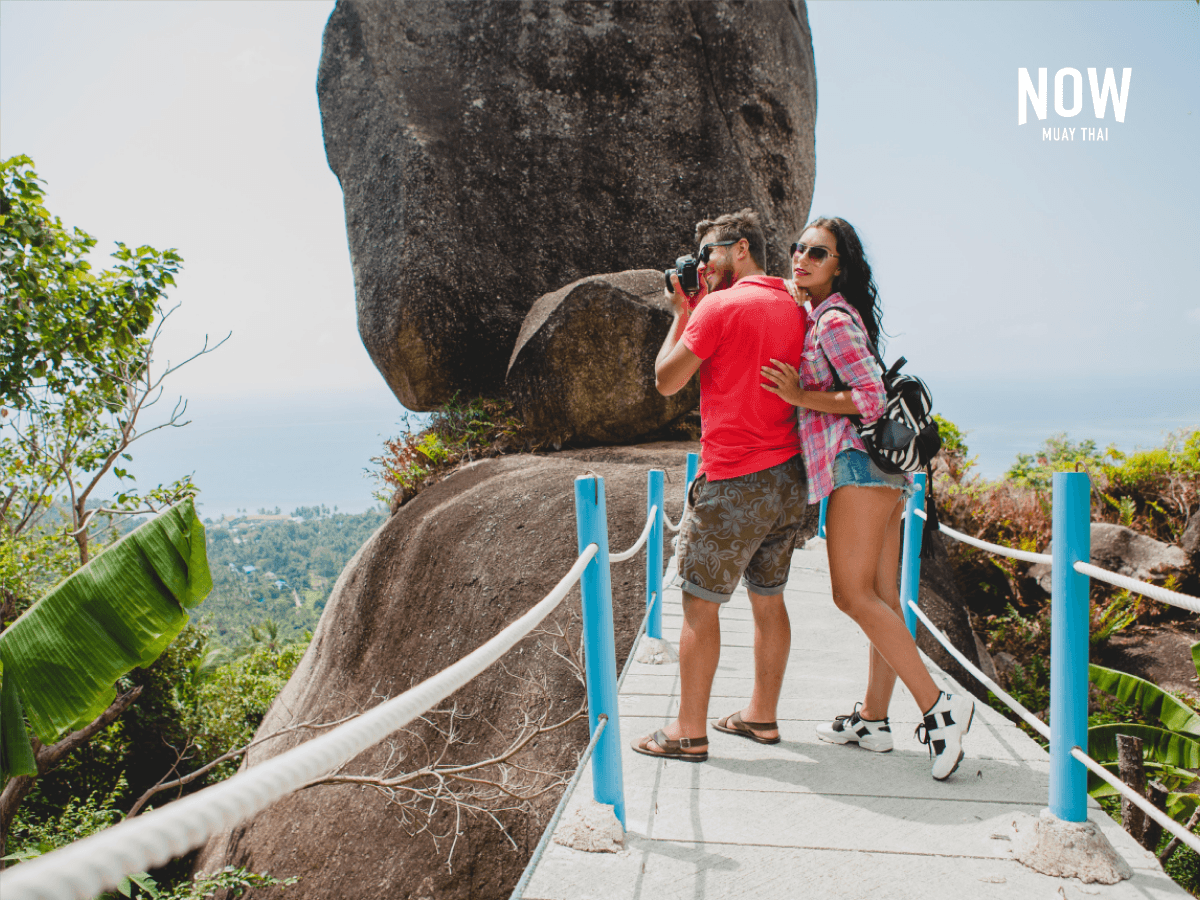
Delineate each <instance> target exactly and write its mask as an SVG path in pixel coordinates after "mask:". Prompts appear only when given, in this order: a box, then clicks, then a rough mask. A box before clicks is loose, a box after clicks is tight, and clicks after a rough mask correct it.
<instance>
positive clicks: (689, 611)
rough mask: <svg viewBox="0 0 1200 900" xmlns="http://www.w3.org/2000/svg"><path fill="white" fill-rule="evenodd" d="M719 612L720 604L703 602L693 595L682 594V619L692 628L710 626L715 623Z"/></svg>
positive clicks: (708, 601) (710, 601) (701, 598)
mask: <svg viewBox="0 0 1200 900" xmlns="http://www.w3.org/2000/svg"><path fill="white" fill-rule="evenodd" d="M720 612H721V604H720V603H715V602H714V601H712V600H705V599H704V598H703V597H697V596H696V595H695V594H689V593H688V592H687V591H684V592H683V617H684V618H685V619H687V621H688V624H689V625H691V626H692V627H693V628H696V627H697V626H700V625H710V624H712V623H714V622H716V621H717V617H718V615H719V614H720Z"/></svg>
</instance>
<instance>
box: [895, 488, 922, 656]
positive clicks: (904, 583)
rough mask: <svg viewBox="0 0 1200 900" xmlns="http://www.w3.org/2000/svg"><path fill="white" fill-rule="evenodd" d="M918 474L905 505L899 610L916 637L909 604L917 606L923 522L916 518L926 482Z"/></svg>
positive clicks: (914, 614)
mask: <svg viewBox="0 0 1200 900" xmlns="http://www.w3.org/2000/svg"><path fill="white" fill-rule="evenodd" d="M927 477H928V476H927V475H926V474H925V473H924V472H921V473H919V474H917V475H914V476H913V484H914V485H915V486H916V489H917V492H916V493H915V494H913V495H912V496H911V497H909V498H908V502H907V503H905V504H904V547H903V549H902V550H901V551H900V553H901V557H900V608H901V609H902V610H904V624H905V625H907V626H908V631H909V633H910V634H911V635H912V636H913V637H914V638H915V637H916V636H917V614H916V613H915V612H913V610H912V607H911V606H909V605H908V601H910V600H911V601H912V602H913V603H917V604H919V603H920V600H919V597H920V594H921V538H922V537H923V536H924V534H925V528H924V525H925V523H924V522H922V521H921V519H920V518H919V517H918V516H917V510H918V509H921V510H923V509H925V479H926V478H927Z"/></svg>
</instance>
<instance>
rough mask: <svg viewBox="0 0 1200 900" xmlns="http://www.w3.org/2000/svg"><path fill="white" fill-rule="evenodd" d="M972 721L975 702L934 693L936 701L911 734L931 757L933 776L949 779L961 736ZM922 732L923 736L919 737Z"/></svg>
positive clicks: (957, 759) (957, 758)
mask: <svg viewBox="0 0 1200 900" xmlns="http://www.w3.org/2000/svg"><path fill="white" fill-rule="evenodd" d="M974 718H975V701H973V700H971V699H970V698H969V697H964V696H963V695H962V694H947V693H946V692H945V691H942V692H941V693H940V694H938V698H937V702H936V703H935V704H933V706H932V707H930V709H929V712H927V713H925V721H924V722H922V723H921V724H920V725H918V726H917V728H916V731H915V732H914V733H915V734H916V736H917V740H918V741H920V742H921V743H922V744H926V745H928V747H929V755H930V756H932V757H933V777H934V778H936V779H937V780H938V781H942V780H943V779H945V778H949V777H950V776H951V775H953V774H954V770H955V769H957V768H958V764H959V763H960V762H962V758H963V750H962V739H963V735H965V734H966V733H967V731H968V730H970V728H971V720H972V719H974ZM922 731H924V734H922Z"/></svg>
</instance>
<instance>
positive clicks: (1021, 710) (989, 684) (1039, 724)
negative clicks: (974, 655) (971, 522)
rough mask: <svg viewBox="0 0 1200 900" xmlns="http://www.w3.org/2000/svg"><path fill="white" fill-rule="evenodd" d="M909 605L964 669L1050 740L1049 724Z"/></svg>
mask: <svg viewBox="0 0 1200 900" xmlns="http://www.w3.org/2000/svg"><path fill="white" fill-rule="evenodd" d="M908 605H909V607H910V608H911V609H912V611H913V612H915V613H916V614H917V618H918V619H920V620H921V621H922V622H924V623H925V627H926V628H928V629H929V633H930V634H932V635H933V636H934V637H935V638H937V640H938V641H939V643H941V645H942V646H943V647H945V648H946V650H947V651H948V652H949V654H950V655H951V656H953V657H954V658H955V659H957V660H958V661H959V662H960V663H961V664H962V667H963V668H964V669H966V670H967V671H968V672H970V673H971V674H972V675H974V676H975V677H976V678H978V679H979V681H980V682H981V683H982V684H983V686H984V687H986V688H987V689H988V690H989V691H991V692H992V693H993V694H995V695H996V696H997V697H999V698H1000V699H1001V700H1002V701H1003V702H1004V703H1005V704H1007V705H1008V707H1009V708H1010V709H1011V710H1012V711H1013V712H1015V713H1016V714H1017V715H1018V716H1020V717H1021V718H1022V719H1023V720H1024V721H1025V723H1026V724H1027V725H1028V726H1029V727H1030V728H1032V729H1033V730H1034V731H1036V732H1037V733H1038V734H1040V735H1041V736H1042V737H1044V738H1045V739H1046V740H1050V726H1049V725H1047V724H1046V723H1045V722H1043V721H1042V720H1041V719H1039V718H1038V717H1037V716H1035V715H1034V714H1033V713H1031V712H1030V711H1029V710H1028V709H1026V708H1025V707H1024V706H1022V705H1021V704H1020V703H1019V702H1017V700H1015V699H1014V698H1013V696H1012V695H1011V694H1009V693H1008V692H1007V691H1005V690H1004V688H1002V687H1000V685H998V684H996V682H994V681H992V679H990V678H988V677H987V676H986V675H984V674H983V672H981V671H980V670H979V667H978V666H976V665H975V664H974V663H973V662H971V661H970V660H969V659H967V658H966V657H965V656H963V654H962V653H960V652H959V650H958V648H957V647H955V646H954V645H953V644H951V643H950V641H949V639H948V638H947V637H946V636H945V635H944V634H942V633H941V631H939V630H938V627H937V626H936V625H934V624H933V623H932V622H931V621H929V617H928V616H926V615H925V613H924V612H922V611H921V607H919V606H917V604H916V603H914V602H913V601H911V600H909V601H908Z"/></svg>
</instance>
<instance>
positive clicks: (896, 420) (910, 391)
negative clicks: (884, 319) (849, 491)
mask: <svg viewBox="0 0 1200 900" xmlns="http://www.w3.org/2000/svg"><path fill="white" fill-rule="evenodd" d="M834 309H842V311H843V312H845V309H844V308H842V307H839V306H836V305H835V306H830V307H829V308H828V309H826V310H825V311H824V312H822V313H821V315H820V316H818V317H817V320H816V321H815V322H813V330H814V331H815V330H816V327H817V324H818V323H819V322H820V321H821V319H823V318H825V313H828V312H830V311H831V310H834ZM867 343H869V344H870V345H871V352H872V353H874V354H875V359H876V361H877V362H878V363H879V370H880V371H881V372H883V387H884V390H885V391H886V393H887V398H886V400H885V401H884V410H883V415H882V416H880V417H879V418H878V419H876V420H875V421H874V422H871V423H870V424H867V425H864V424H863V421H862V416H849V419H850V420H851V421H852V422H853V423H854V427H855V429H856V430H857V431H858V436H859V437H860V438H862V442H863V444H864V445H865V446H866V448H867V453H868V454H869V455H870V457H871V459H872V460H874V462H875V465H877V466H879V468H880V469H882V470H883V471H884V472H888V473H890V474H899V473H901V472H919V471H920V470H921V469H924V468H926V467H928V466H929V464H930V463H931V462H932V461H933V458H934V457H935V456H937V453H938V451H939V450H941V449H942V439H941V436H940V435H939V434H938V427H937V422H935V421H934V420H933V413H932V411H931V410H932V407H933V398H932V397H930V395H929V388H927V387H926V386H925V382H923V381H921V379H920V378H917V377H916V376H914V375H901V374H900V369H901V367H902V366H903V365H904V364H905V363H906V362H907V360H906V359H905V358H904V357H903V356H902V357H900V358H899V359H898V360H896V361H895V362H894V363H893V364H892V367H891V368H890V369H889V368H888V367H887V366H886V365H885V364H884V361H883V357H882V356H880V355H879V351H878V350H877V349H876V348H875V345H874V344H873V343H871V341H870V338H868V340H867ZM821 352H822V353H824V350H822V351H821ZM825 358H826V359H827V360H828V359H829V357H828V355H826V357H825ZM829 368H830V369H831V370H832V371H833V386H834V387H835V388H836V389H837V390H839V391H843V390H846V384H845V382H843V381H842V379H841V377H840V376H839V375H838V372H837V369H836V368H834V365H833V362H832V361H830V363H829Z"/></svg>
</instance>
